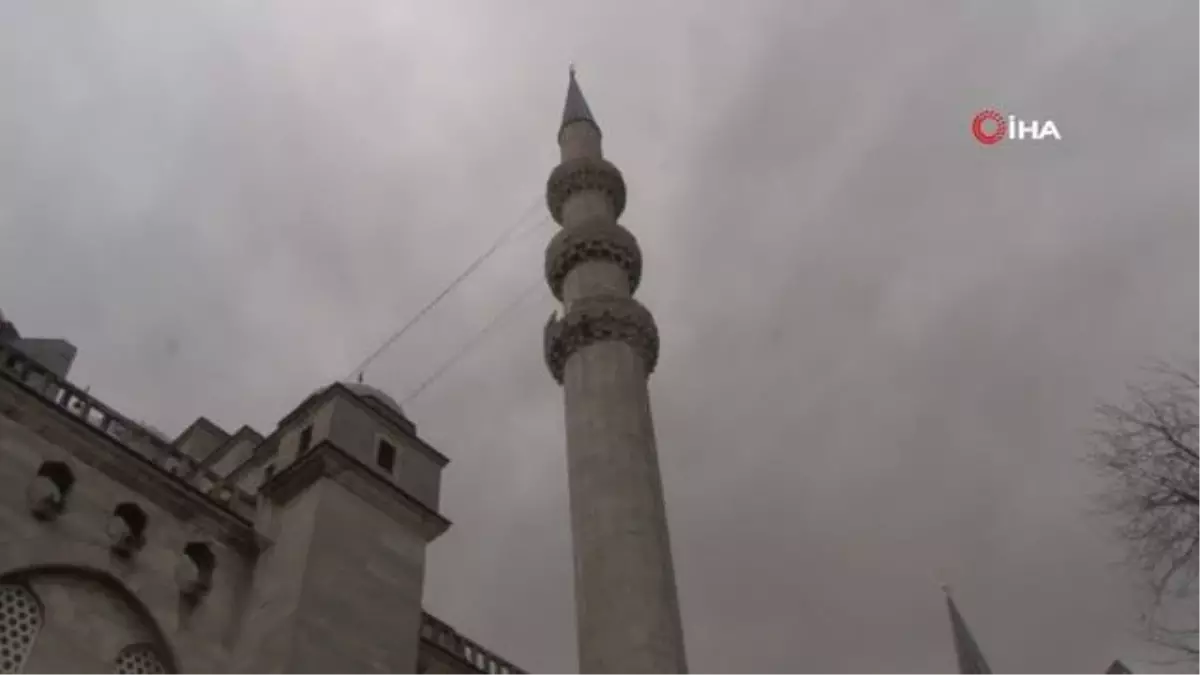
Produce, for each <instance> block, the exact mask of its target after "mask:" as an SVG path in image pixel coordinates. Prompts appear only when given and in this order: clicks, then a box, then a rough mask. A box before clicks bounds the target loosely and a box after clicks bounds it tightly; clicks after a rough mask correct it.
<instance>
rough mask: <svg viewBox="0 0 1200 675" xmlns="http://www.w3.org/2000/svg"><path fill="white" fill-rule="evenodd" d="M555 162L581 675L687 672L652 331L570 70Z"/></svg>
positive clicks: (594, 133) (618, 194)
mask: <svg viewBox="0 0 1200 675" xmlns="http://www.w3.org/2000/svg"><path fill="white" fill-rule="evenodd" d="M558 144H559V147H560V149H561V151H562V162H561V163H560V164H559V165H558V166H557V167H555V169H554V171H553V172H552V173H551V174H550V180H549V181H548V183H547V185H546V202H547V205H548V206H549V208H550V213H551V215H552V216H554V220H555V221H557V222H558V223H559V224H560V225H561V226H562V230H561V231H559V233H558V234H557V235H556V236H555V237H554V238H553V239H552V240H551V242H550V245H549V246H548V247H547V249H546V281H547V283H549V285H550V290H551V291H553V293H554V295H555V297H556V298H558V299H559V300H561V301H562V303H563V309H564V312H563V316H562V318H561V319H558V318H556V317H554V316H551V318H550V321H549V323H547V325H546V334H545V349H546V364H547V366H549V368H550V372H551V374H553V375H554V378H555V379H556V380H558V382H559V383H560V384H561V385H562V386H563V392H564V399H565V402H566V423H567V424H566V426H567V471H568V474H569V482H570V499H571V531H572V536H573V541H574V549H575V606H576V615H577V631H578V637H579V667H580V670H581V671H582V672H584V673H683V672H686V670H687V660H686V658H685V654H684V646H683V628H682V626H681V623H680V619H679V600H678V595H677V592H676V588H675V571H674V565H673V563H672V562H671V544H670V538H669V536H668V534H667V517H666V507H665V505H664V503H663V489H662V479H661V477H660V475H659V468H658V451H657V450H656V449H655V441H654V424H653V422H652V421H651V418H650V395H649V391H648V390H647V386H646V380H647V378H648V377H649V375H650V373H651V372H653V370H654V365H655V362H656V361H657V360H658V330H657V328H656V327H655V324H654V318H653V317H652V316H651V315H650V312H648V311H647V310H646V308H644V307H643V306H642V305H641V304H640V303H638V302H637V301H636V300H634V299H633V292H634V291H635V290H636V289H637V285H638V280H639V278H640V277H641V272H642V256H641V251H639V249H638V245H637V240H636V239H634V237H633V235H632V234H630V232H629V231H628V230H626V229H625V228H623V227H621V226H620V225H618V224H617V218H619V217H620V215H621V212H622V211H623V210H624V209H625V182H624V179H623V178H622V177H621V172H620V171H618V170H617V167H615V166H613V165H612V164H610V163H609V162H607V161H605V159H604V156H603V154H602V152H601V149H600V127H599V126H598V125H597V124H596V121H595V119H593V117H592V113H591V110H589V109H588V105H587V102H586V101H585V100H584V98H583V94H582V92H581V91H580V90H579V85H578V83H577V82H576V81H575V73H574V70H572V71H571V80H570V83H569V85H568V88H567V101H566V106H565V107H564V110H563V120H562V127H561V128H560V129H559V133H558Z"/></svg>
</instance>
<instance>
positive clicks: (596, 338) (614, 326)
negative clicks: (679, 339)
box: [543, 296, 658, 384]
mask: <svg viewBox="0 0 1200 675" xmlns="http://www.w3.org/2000/svg"><path fill="white" fill-rule="evenodd" d="M543 337H544V348H545V356H546V366H547V367H548V368H549V369H550V374H551V375H553V376H554V379H555V380H557V381H558V383H559V384H562V381H563V370H564V368H565V367H566V364H567V359H569V358H571V355H572V354H574V353H575V352H576V351H578V350H580V349H582V348H584V347H586V346H588V345H591V344H595V343H597V342H607V341H610V340H620V341H622V342H625V343H627V344H629V345H630V346H631V347H633V348H634V349H635V350H637V352H638V354H640V355H641V357H642V361H643V363H645V366H646V375H647V376H649V375H650V374H651V373H653V372H654V366H655V365H657V363H658V327H657V326H656V325H655V323H654V317H653V316H652V315H651V314H650V311H649V310H647V309H646V308H645V307H643V306H642V304H641V303H640V302H638V301H637V300H634V299H633V298H618V297H614V296H598V297H593V298H583V299H581V300H578V301H576V302H574V303H572V304H571V309H570V310H569V311H568V312H567V314H566V316H564V317H563V318H561V319H556V318H555V316H554V315H553V314H551V315H550V320H549V321H547V322H546V328H545V332H544V335H543Z"/></svg>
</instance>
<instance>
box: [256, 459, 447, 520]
mask: <svg viewBox="0 0 1200 675" xmlns="http://www.w3.org/2000/svg"><path fill="white" fill-rule="evenodd" d="M321 478H330V479H331V480H333V481H334V482H336V483H338V484H339V485H341V486H342V487H345V488H346V489H347V490H349V491H350V492H352V493H353V494H355V495H357V496H358V497H359V498H361V499H362V500H363V501H365V502H367V503H368V504H371V505H372V506H374V507H375V508H377V509H379V510H380V511H382V512H384V513H386V514H388V515H389V516H391V517H392V518H393V519H395V520H396V521H398V522H407V523H411V524H414V525H417V526H418V527H419V529H420V530H421V533H422V535H423V536H424V537H425V540H426V541H427V542H430V541H433V540H434V539H436V538H438V537H439V536H441V534H442V533H443V532H445V531H446V530H447V529H448V528H449V527H450V521H449V520H447V519H446V518H445V517H444V516H442V515H441V514H440V513H438V512H437V511H435V510H433V509H431V508H429V507H428V506H426V505H425V504H423V503H421V501H420V500H419V499H417V498H416V497H414V496H412V495H411V494H409V493H408V492H407V491H405V490H404V489H403V488H401V487H400V486H398V485H396V484H395V483H392V482H391V481H389V480H387V479H386V478H384V477H383V476H381V475H379V473H378V472H376V471H375V470H374V469H372V468H370V467H369V466H367V465H366V464H363V463H362V462H361V461H359V460H358V459H357V458H355V457H354V456H353V455H351V454H350V453H348V452H346V451H345V450H342V449H341V448H339V447H338V446H337V445H335V444H334V443H331V442H329V441H328V440H325V441H321V442H320V443H318V444H317V445H316V446H315V447H314V448H313V449H312V450H311V451H309V452H308V453H305V455H304V456H303V457H301V458H299V459H298V460H296V461H295V462H293V463H292V464H291V465H289V466H288V467H287V468H286V469H284V470H283V471H280V472H279V473H277V474H275V475H274V476H273V477H272V478H271V480H269V481H267V482H266V483H265V484H263V486H262V487H261V488H260V489H259V493H260V494H262V495H264V496H266V497H267V498H269V499H271V500H272V501H274V502H276V503H279V504H285V503H287V502H289V501H291V500H292V499H294V498H295V497H296V496H298V495H299V494H300V493H301V492H303V491H304V490H306V489H308V488H309V487H311V486H312V485H313V484H314V483H316V482H317V481H318V480H320V479H321Z"/></svg>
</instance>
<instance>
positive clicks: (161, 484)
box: [0, 373, 259, 552]
mask: <svg viewBox="0 0 1200 675" xmlns="http://www.w3.org/2000/svg"><path fill="white" fill-rule="evenodd" d="M0 383H3V384H4V385H7V386H0V400H3V399H4V398H10V397H9V396H6V395H5V394H4V390H6V389H7V390H9V391H11V392H13V394H15V395H14V396H12V397H11V398H10V400H11V404H6V405H4V409H3V412H4V413H6V414H7V415H8V416H10V417H12V418H14V419H16V420H17V421H22V418H23V417H24V412H23V410H22V408H23V407H25V406H28V407H29V408H33V409H34V414H35V415H44V416H45V417H47V418H49V420H51V422H50V423H49V424H34V425H30V428H31V429H32V430H33V431H34V432H35V433H37V434H38V435H40V436H42V437H44V438H46V439H47V440H48V441H50V442H52V443H54V444H55V445H56V446H58V447H60V448H62V449H63V450H66V451H67V452H69V453H71V454H72V455H73V456H74V457H75V458H76V459H78V460H79V461H80V462H82V463H83V464H86V465H88V466H90V467H92V468H94V469H96V470H97V471H100V472H101V473H103V474H105V475H106V476H108V477H109V478H111V479H112V480H114V481H116V482H117V483H120V484H121V485H123V486H124V487H125V488H127V489H128V490H130V491H132V492H135V493H137V494H139V495H141V496H142V497H144V498H146V499H147V500H148V501H151V502H153V503H154V504H156V505H158V506H159V507H160V508H162V509H163V510H165V511H167V512H168V513H170V514H171V515H172V516H174V517H175V518H177V519H179V520H180V521H181V522H188V523H189V524H191V525H192V526H195V527H197V528H198V529H201V530H204V531H206V532H207V533H208V534H211V535H213V536H214V537H216V538H218V539H221V540H223V541H225V542H227V543H229V544H231V545H233V546H234V547H236V548H238V549H241V550H243V551H246V552H253V551H254V550H256V549H257V546H258V543H259V540H258V538H257V537H256V536H255V534H254V526H253V524H252V523H251V522H250V521H249V520H248V519H246V518H244V517H242V516H241V515H239V514H237V513H235V512H233V511H232V510H230V509H229V508H227V507H225V506H224V505H222V504H220V503H218V502H217V501H215V500H213V499H211V498H210V497H209V496H208V495H206V494H204V493H202V492H200V491H199V490H197V489H196V488H195V487H193V486H191V485H189V484H188V483H185V482H183V481H182V480H180V479H179V478H177V477H176V476H174V475H172V474H170V473H169V472H167V471H166V470H165V469H163V468H162V467H160V466H158V465H157V464H155V463H154V462H153V461H151V460H150V459H148V458H146V457H145V456H143V455H141V454H140V453H138V452H136V451H135V450H133V449H131V448H129V447H127V446H126V445H124V444H123V443H121V442H119V441H117V440H116V439H115V438H113V437H112V436H110V435H108V434H106V433H104V432H103V431H101V430H100V429H98V428H96V427H94V426H92V425H91V424H88V423H87V422H86V421H84V420H83V419H82V418H80V417H78V416H75V415H72V414H70V413H68V412H67V411H65V410H63V409H62V408H61V407H59V406H57V405H55V404H53V403H51V402H49V401H47V400H45V399H44V398H42V397H41V396H40V395H38V393H37V392H36V391H35V390H33V389H32V388H30V387H29V386H28V385H26V384H24V383H23V382H19V381H16V380H14V379H13V378H11V377H10V376H9V375H8V373H0Z"/></svg>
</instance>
